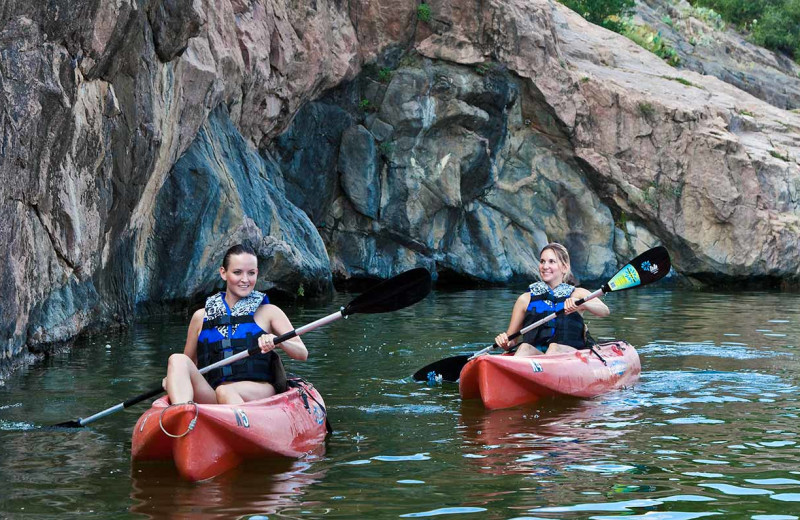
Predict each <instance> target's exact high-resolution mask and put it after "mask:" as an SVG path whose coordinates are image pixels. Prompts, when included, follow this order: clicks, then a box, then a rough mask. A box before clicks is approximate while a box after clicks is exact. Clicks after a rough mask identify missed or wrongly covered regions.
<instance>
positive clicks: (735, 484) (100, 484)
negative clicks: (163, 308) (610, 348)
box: [0, 287, 800, 520]
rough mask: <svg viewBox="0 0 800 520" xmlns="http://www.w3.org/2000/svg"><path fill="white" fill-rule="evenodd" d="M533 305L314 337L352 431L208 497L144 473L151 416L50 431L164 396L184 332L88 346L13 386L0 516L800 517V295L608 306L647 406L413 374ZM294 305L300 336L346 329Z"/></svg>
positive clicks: (324, 310)
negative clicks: (425, 380) (501, 395)
mask: <svg viewBox="0 0 800 520" xmlns="http://www.w3.org/2000/svg"><path fill="white" fill-rule="evenodd" d="M516 295H517V293H516V292H515V291H512V290H507V289H491V290H479V291H461V292H443V291H438V292H436V293H434V294H432V295H431V296H429V297H428V298H427V299H426V300H424V301H423V302H421V303H420V304H417V305H416V306H415V307H413V308H411V309H406V310H403V311H399V312H395V313H391V314H384V315H372V316H354V317H352V318H350V319H348V320H346V321H340V322H337V323H334V324H332V325H329V326H327V327H326V328H324V329H320V330H317V331H314V332H311V333H309V334H308V335H307V336H305V342H306V344H307V345H308V347H309V351H310V353H311V356H310V359H309V361H308V362H307V363H304V364H298V363H296V362H293V363H291V365H290V370H292V371H294V372H296V373H298V374H300V375H302V376H304V377H305V378H306V379H308V380H310V381H311V382H313V383H314V384H315V385H316V386H317V387H318V388H319V389H320V390H321V392H322V394H323V396H324V398H325V399H326V401H327V404H328V407H329V410H330V416H331V420H332V422H333V426H334V428H335V430H336V432H335V434H334V435H333V436H332V437H330V438H329V440H328V442H327V444H326V446H325V452H324V454H321V455H318V456H315V457H309V458H307V459H304V460H300V461H282V462H269V463H266V462H263V461H255V462H251V463H248V464H247V465H245V466H244V467H242V468H239V469H237V470H235V471H233V472H231V473H228V474H226V475H223V476H221V477H218V478H216V479H213V480H211V481H208V482H203V483H199V484H190V483H186V482H183V481H180V480H179V478H178V476H177V474H176V472H175V470H174V469H173V468H172V467H171V466H170V465H168V464H155V465H147V466H142V467H138V466H137V467H134V468H131V464H130V435H131V428H132V426H133V424H134V422H135V421H136V419H137V417H138V416H139V415H140V414H141V413H142V412H143V411H144V410H145V409H146V406H145V405H144V404H140V405H138V406H135V407H133V408H132V409H129V410H125V411H123V412H120V413H117V414H115V415H112V416H110V417H107V418H104V419H101V420H100V421H98V422H96V423H94V424H92V425H91V426H90V427H88V428H83V429H77V430H53V429H50V428H44V427H45V426H47V425H50V424H54V423H58V422H61V421H66V420H71V419H76V418H78V417H81V416H87V415H90V414H92V413H95V412H97V411H100V410H102V409H105V408H107V407H109V406H111V405H113V404H116V403H118V402H121V401H123V400H125V399H127V398H130V397H132V396H135V395H137V394H139V393H140V392H142V391H144V390H146V389H149V388H150V387H152V386H153V385H154V384H158V382H159V381H160V379H161V377H162V375H163V366H164V363H165V361H166V359H167V357H168V355H169V354H170V353H171V352H174V351H179V350H180V349H182V346H183V343H184V340H185V335H186V328H185V327H186V324H185V323H184V322H183V321H179V320H158V321H150V322H147V323H140V324H137V325H136V326H134V327H133V328H132V329H130V330H129V331H128V332H126V333H124V334H108V335H104V336H97V337H94V338H88V339H86V340H82V341H81V342H80V343H79V345H77V346H76V347H75V348H74V349H73V350H72V352H71V353H66V354H62V355H59V356H57V357H55V358H53V359H50V360H48V361H47V362H46V363H40V364H38V365H34V366H32V367H30V368H28V369H26V370H24V371H21V372H17V373H15V374H14V375H13V376H12V377H11V378H10V379H9V380H8V381H7V382H6V384H5V386H2V387H0V518H4V519H6V518H7V519H17V518H20V519H21V518H25V519H28V518H30V519H51V518H60V519H63V518H155V519H159V518H175V519H182V518H204V519H205V518H208V519H214V518H219V519H223V518H226V519H227V518H252V519H258V518H264V517H267V518H399V517H400V518H419V517H430V516H438V517H444V518H475V519H483V518H497V519H511V518H517V519H521V518H570V519H573V518H576V519H577V518H593V519H605V518H622V517H625V518H647V519H652V518H655V519H670V520H683V519H692V518H701V517H705V516H714V515H715V516H717V517H720V518H747V519H758V520H767V519H770V520H776V519H796V518H798V517H800V450H799V448H800V439H799V438H798V434H800V421H798V413H800V406H799V405H798V400H797V391H798V385H799V384H800V370H798V369H800V358H798V347H800V295H798V294H791V293H767V292H748V293H711V292H689V291H683V290H668V289H660V288H649V287H648V288H642V289H641V290H637V291H629V292H627V293H618V294H611V295H608V296H607V297H606V303H607V304H608V305H609V307H610V308H611V311H612V315H611V316H610V317H609V318H605V319H598V318H594V319H592V320H591V321H590V327H591V330H592V332H593V335H594V336H595V338H599V339H606V338H607V339H610V338H620V339H625V340H627V341H628V342H630V343H631V344H633V345H635V346H636V347H637V349H638V350H639V353H640V356H641V358H642V368H643V371H642V378H641V380H640V381H639V383H638V384H637V385H636V386H635V387H634V388H633V389H628V390H622V391H619V392H614V393H611V394H607V395H605V396H602V397H600V398H597V399H592V400H587V401H573V402H545V403H539V404H538V405H532V406H528V407H520V408H514V409H509V410H500V411H494V412H486V411H484V410H483V409H482V408H481V406H480V405H479V404H478V403H475V402H462V401H461V400H460V398H459V396H458V388H457V386H455V385H446V386H436V387H428V386H426V385H424V384H419V383H414V382H411V381H410V380H409V379H408V376H409V375H410V374H412V373H413V372H414V371H415V370H417V369H418V368H420V367H422V366H423V365H426V364H428V363H429V362H432V361H435V360H437V359H440V358H443V357H448V356H452V355H456V354H461V353H468V352H473V351H477V350H479V349H481V348H482V347H484V346H485V345H486V344H487V342H490V340H491V338H493V337H494V335H495V334H496V333H497V332H499V331H501V330H503V329H504V328H505V326H506V324H507V319H508V315H509V312H510V308H511V305H512V304H513V301H514V299H515V297H516ZM351 297H352V296H351V295H339V296H338V297H337V298H336V299H335V301H333V302H329V303H327V304H324V305H321V306H317V307H300V308H292V307H285V310H286V311H287V314H288V315H289V316H290V318H291V319H292V321H293V323H294V325H295V326H300V325H303V324H305V323H308V322H310V321H313V320H315V319H317V318H320V317H322V316H325V315H327V314H330V313H331V312H334V311H335V310H336V309H337V308H338V305H340V304H343V303H346V302H347V301H349V299H350V298H351Z"/></svg>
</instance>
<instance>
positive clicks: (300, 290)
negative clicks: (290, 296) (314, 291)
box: [297, 284, 306, 298]
mask: <svg viewBox="0 0 800 520" xmlns="http://www.w3.org/2000/svg"><path fill="white" fill-rule="evenodd" d="M305 295H306V290H305V288H304V287H303V284H300V286H299V287H298V288H297V296H298V297H299V298H302V297H303V296H305Z"/></svg>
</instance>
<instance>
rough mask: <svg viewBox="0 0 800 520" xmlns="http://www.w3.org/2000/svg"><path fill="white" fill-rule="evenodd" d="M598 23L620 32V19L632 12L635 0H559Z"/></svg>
mask: <svg viewBox="0 0 800 520" xmlns="http://www.w3.org/2000/svg"><path fill="white" fill-rule="evenodd" d="M559 1H560V2H561V3H562V4H564V5H566V6H567V7H569V8H570V9H572V10H573V11H575V12H576V13H578V14H579V15H581V16H583V17H584V18H586V19H587V20H588V21H590V22H592V23H593V24H596V25H601V26H603V27H605V28H606V29H610V30H612V31H614V32H620V28H621V27H620V20H621V19H622V18H623V17H625V16H627V15H629V14H631V13H632V12H633V8H634V0H559Z"/></svg>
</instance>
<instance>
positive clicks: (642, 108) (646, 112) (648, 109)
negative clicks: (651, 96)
mask: <svg viewBox="0 0 800 520" xmlns="http://www.w3.org/2000/svg"><path fill="white" fill-rule="evenodd" d="M639 112H641V114H642V115H643V116H644V117H646V118H649V117H651V116H652V115H653V114H655V113H656V110H655V109H654V108H653V105H652V104H650V103H647V102H646V101H642V102H640V103H639Z"/></svg>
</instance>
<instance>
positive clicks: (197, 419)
mask: <svg viewBox="0 0 800 520" xmlns="http://www.w3.org/2000/svg"><path fill="white" fill-rule="evenodd" d="M168 404H169V403H168V400H167V397H166V396H165V397H162V398H161V399H158V400H157V401H155V402H154V403H153V406H152V408H150V410H148V411H147V412H145V413H144V414H142V416H141V417H140V418H139V420H138V421H137V422H136V426H135V427H134V429H133V439H132V446H131V458H132V459H133V461H147V460H165V459H166V460H168V459H173V460H174V461H175V466H176V468H177V469H178V472H179V473H180V474H181V476H182V477H184V478H185V479H187V480H191V481H197V480H205V479H208V478H211V477H214V476H216V475H219V474H221V473H224V472H225V471H228V470H229V469H231V468H234V467H236V466H238V465H239V464H240V463H241V462H242V461H243V460H244V459H251V458H263V457H295V458H296V457H300V456H302V455H303V454H305V453H308V452H309V451H312V450H313V449H314V448H315V447H317V446H319V445H320V444H321V443H322V441H323V440H324V439H325V434H326V430H325V410H324V402H323V401H322V397H321V396H320V395H319V393H318V392H317V390H316V389H315V388H313V386H312V385H310V384H301V386H300V388H290V389H289V390H287V391H286V392H284V393H281V394H278V395H275V396H272V397H270V398H267V399H262V400H259V401H251V402H248V403H244V404H240V405H222V404H198V405H195V404H182V405H178V406H172V407H168ZM192 421H194V424H193V425H192ZM165 431H166V432H168V433H169V434H170V435H173V436H175V437H171V436H170V435H167V433H165Z"/></svg>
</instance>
